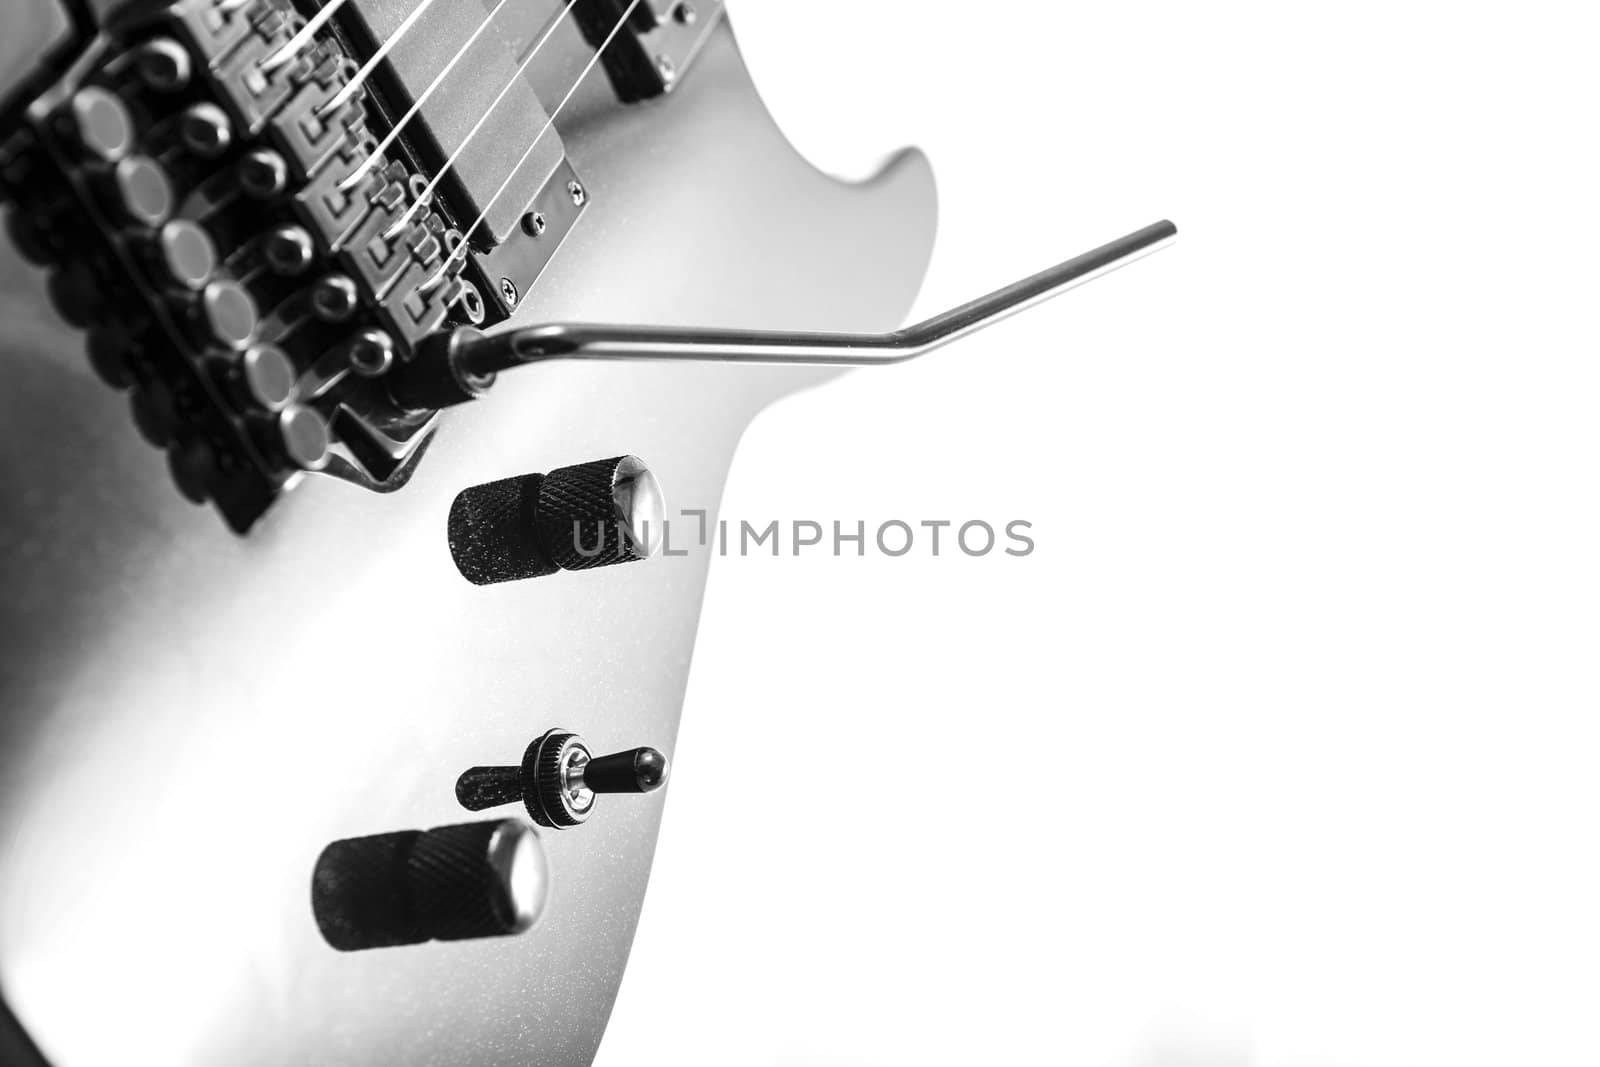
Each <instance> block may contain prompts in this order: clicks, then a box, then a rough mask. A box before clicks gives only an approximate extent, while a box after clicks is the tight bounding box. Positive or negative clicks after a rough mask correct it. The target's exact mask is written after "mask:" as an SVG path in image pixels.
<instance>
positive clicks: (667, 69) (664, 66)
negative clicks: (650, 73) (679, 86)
mask: <svg viewBox="0 0 1600 1067" xmlns="http://www.w3.org/2000/svg"><path fill="white" fill-rule="evenodd" d="M656 70H657V71H659V72H660V74H661V84H663V85H667V86H670V85H671V84H672V83H673V82H675V81H677V80H678V68H677V67H676V66H675V65H674V64H673V62H672V60H670V59H668V58H667V57H666V56H656Z"/></svg>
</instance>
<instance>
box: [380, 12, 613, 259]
mask: <svg viewBox="0 0 1600 1067" xmlns="http://www.w3.org/2000/svg"><path fill="white" fill-rule="evenodd" d="M577 5H578V0H567V6H566V7H564V8H562V9H561V14H559V15H557V16H556V17H555V20H554V21H552V22H551V23H550V25H549V26H548V27H547V28H546V29H545V31H544V33H543V35H541V36H540V38H539V40H538V41H537V42H535V44H534V46H533V50H532V51H530V52H529V53H528V55H527V58H525V59H524V60H523V61H522V62H521V63H519V64H518V65H517V69H516V70H515V71H513V72H512V74H511V78H510V80H509V81H507V82H506V85H505V88H503V89H501V90H500V93H499V95H498V96H496V97H495V98H494V102H493V103H491V104H490V105H489V107H488V108H487V109H486V110H485V111H484V113H483V114H482V115H481V116H479V118H478V121H477V122H476V123H474V124H473V126H472V129H470V130H468V131H467V136H466V138H465V139H464V140H462V142H461V144H460V145H459V146H457V148H456V150H455V151H454V152H452V153H450V158H449V159H446V160H445V161H444V166H442V167H440V168H439V173H438V174H435V175H434V176H433V180H431V181H430V182H428V184H427V185H426V186H425V187H424V188H423V189H422V191H421V192H420V193H418V194H417V197H416V199H415V200H414V201H413V202H412V204H411V206H410V207H408V208H406V210H405V213H404V214H402V215H401V216H400V218H399V219H397V220H396V221H395V223H394V225H392V226H390V227H389V228H388V229H387V230H385V231H384V234H383V236H384V238H385V239H386V240H390V241H392V240H394V239H395V238H396V237H398V236H399V235H400V234H402V233H404V232H405V229H406V227H407V226H409V225H410V224H411V220H412V219H414V218H416V217H417V212H418V211H420V210H422V208H423V206H424V205H425V204H427V203H428V202H429V201H430V200H431V198H432V197H433V194H434V191H435V190H437V189H438V188H439V183H440V182H442V181H444V179H445V175H447V174H449V173H450V168H452V167H454V166H455V165H456V160H458V159H460V158H461V154H462V153H463V152H465V151H466V150H467V146H468V145H470V144H471V143H472V139H473V138H474V137H476V136H477V135H478V131H479V130H481V129H483V126H484V123H486V122H488V121H489V116H491V115H493V114H494V109H495V108H497V107H499V106H500V102H501V101H502V100H504V99H505V98H506V94H507V93H509V92H510V91H511V90H512V89H513V88H515V86H516V84H517V82H518V81H519V80H520V79H521V77H522V74H523V72H524V71H526V70H527V69H528V67H529V65H530V64H532V63H533V61H534V58H535V57H536V56H538V54H539V50H540V49H542V48H543V47H544V45H545V42H546V41H548V40H550V38H551V36H552V35H553V34H554V33H555V32H556V28H557V27H559V26H560V25H561V24H562V23H563V22H565V21H566V18H567V16H568V15H570V14H571V13H572V9H573V8H574V7H576V6H577ZM629 10H632V9H631V8H630V9H629ZM517 165H518V166H521V164H520V163H519V164H517ZM513 173H515V172H513Z"/></svg>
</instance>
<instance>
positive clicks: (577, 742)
mask: <svg viewBox="0 0 1600 1067" xmlns="http://www.w3.org/2000/svg"><path fill="white" fill-rule="evenodd" d="M667 770H668V766H667V757H665V756H663V755H662V754H661V753H660V752H657V751H656V750H655V749H653V748H633V749H628V750H627V751H625V752H614V753H612V754H611V755H609V756H595V755H594V754H592V753H591V752H590V751H589V746H588V745H587V744H586V743H585V742H584V740H583V738H581V737H579V736H578V735H577V734H574V733H572V732H570V731H568V730H550V731H548V732H547V733H544V734H541V735H540V736H538V737H536V738H534V741H533V743H532V744H531V745H529V746H528V749H527V751H526V752H524V753H523V754H522V765H521V766H519V767H473V768H471V769H470V770H468V771H466V772H465V773H464V774H462V775H461V777H460V778H459V779H457V780H456V799H457V800H459V801H460V802H461V806H462V807H464V808H466V809H467V810H468V811H483V810H484V809H485V808H493V807H498V806H499V805H501V804H516V803H518V802H521V803H522V804H523V805H525V806H526V807H527V809H528V814H529V815H531V816H533V820H534V821H535V822H537V823H538V824H539V825H540V826H548V827H552V828H554V829H565V828H566V827H569V826H577V825H579V824H580V823H582V822H584V821H586V820H587V819H588V818H589V814H590V813H591V812H592V811H594V799H595V795H596V794H599V793H652V792H654V791H655V790H657V789H660V788H661V786H662V785H664V784H665V783H666V780H667Z"/></svg>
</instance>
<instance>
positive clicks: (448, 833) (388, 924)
mask: <svg viewBox="0 0 1600 1067" xmlns="http://www.w3.org/2000/svg"><path fill="white" fill-rule="evenodd" d="M549 894H550V868H549V864H548V862H547V861H546V858H545V853H544V845H543V844H542V843H540V841H539V834H538V831H536V830H534V828H533V827H531V826H529V825H528V824H527V823H525V822H523V821H522V820H521V819H491V820H489V821H487V822H474V823H464V824H460V825H456V826H439V827H435V828H434V829H432V830H427V831H422V830H403V831H400V832H398V833H390V834H375V835H373V836H371V837H352V838H347V839H345V840H343V841H335V842H334V843H333V844H331V845H329V846H328V847H327V848H325V849H323V850H322V855H321V856H319V857H318V858H317V866H316V870H315V872H314V873H313V874H312V878H311V907H312V913H313V915H314V917H315V918H316V921H317V928H318V929H320V930H321V931H322V937H323V940H325V941H327V942H328V944H329V945H331V946H333V947H334V948H336V949H339V950H340V951H341V952H354V951H357V950H360V949H369V948H387V947H391V946H395V945H418V944H422V943H423V942H425V941H464V940H468V939H470V938H479V937H505V936H508V935H510V934H520V933H522V932H523V931H524V930H527V929H528V928H529V927H531V926H532V925H533V924H534V923H535V922H536V921H537V920H538V918H539V914H540V912H542V911H543V910H544V905H545V901H546V899H547V898H548V897H549Z"/></svg>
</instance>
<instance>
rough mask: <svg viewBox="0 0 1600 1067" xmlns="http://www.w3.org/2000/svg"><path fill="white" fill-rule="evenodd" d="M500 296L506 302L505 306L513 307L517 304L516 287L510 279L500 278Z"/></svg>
mask: <svg viewBox="0 0 1600 1067" xmlns="http://www.w3.org/2000/svg"><path fill="white" fill-rule="evenodd" d="M500 295H501V296H502V297H504V298H505V301H506V303H507V304H510V305H512V306H515V305H516V303H517V286H516V283H515V282H513V281H512V280H511V279H510V278H501V279H500Z"/></svg>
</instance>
